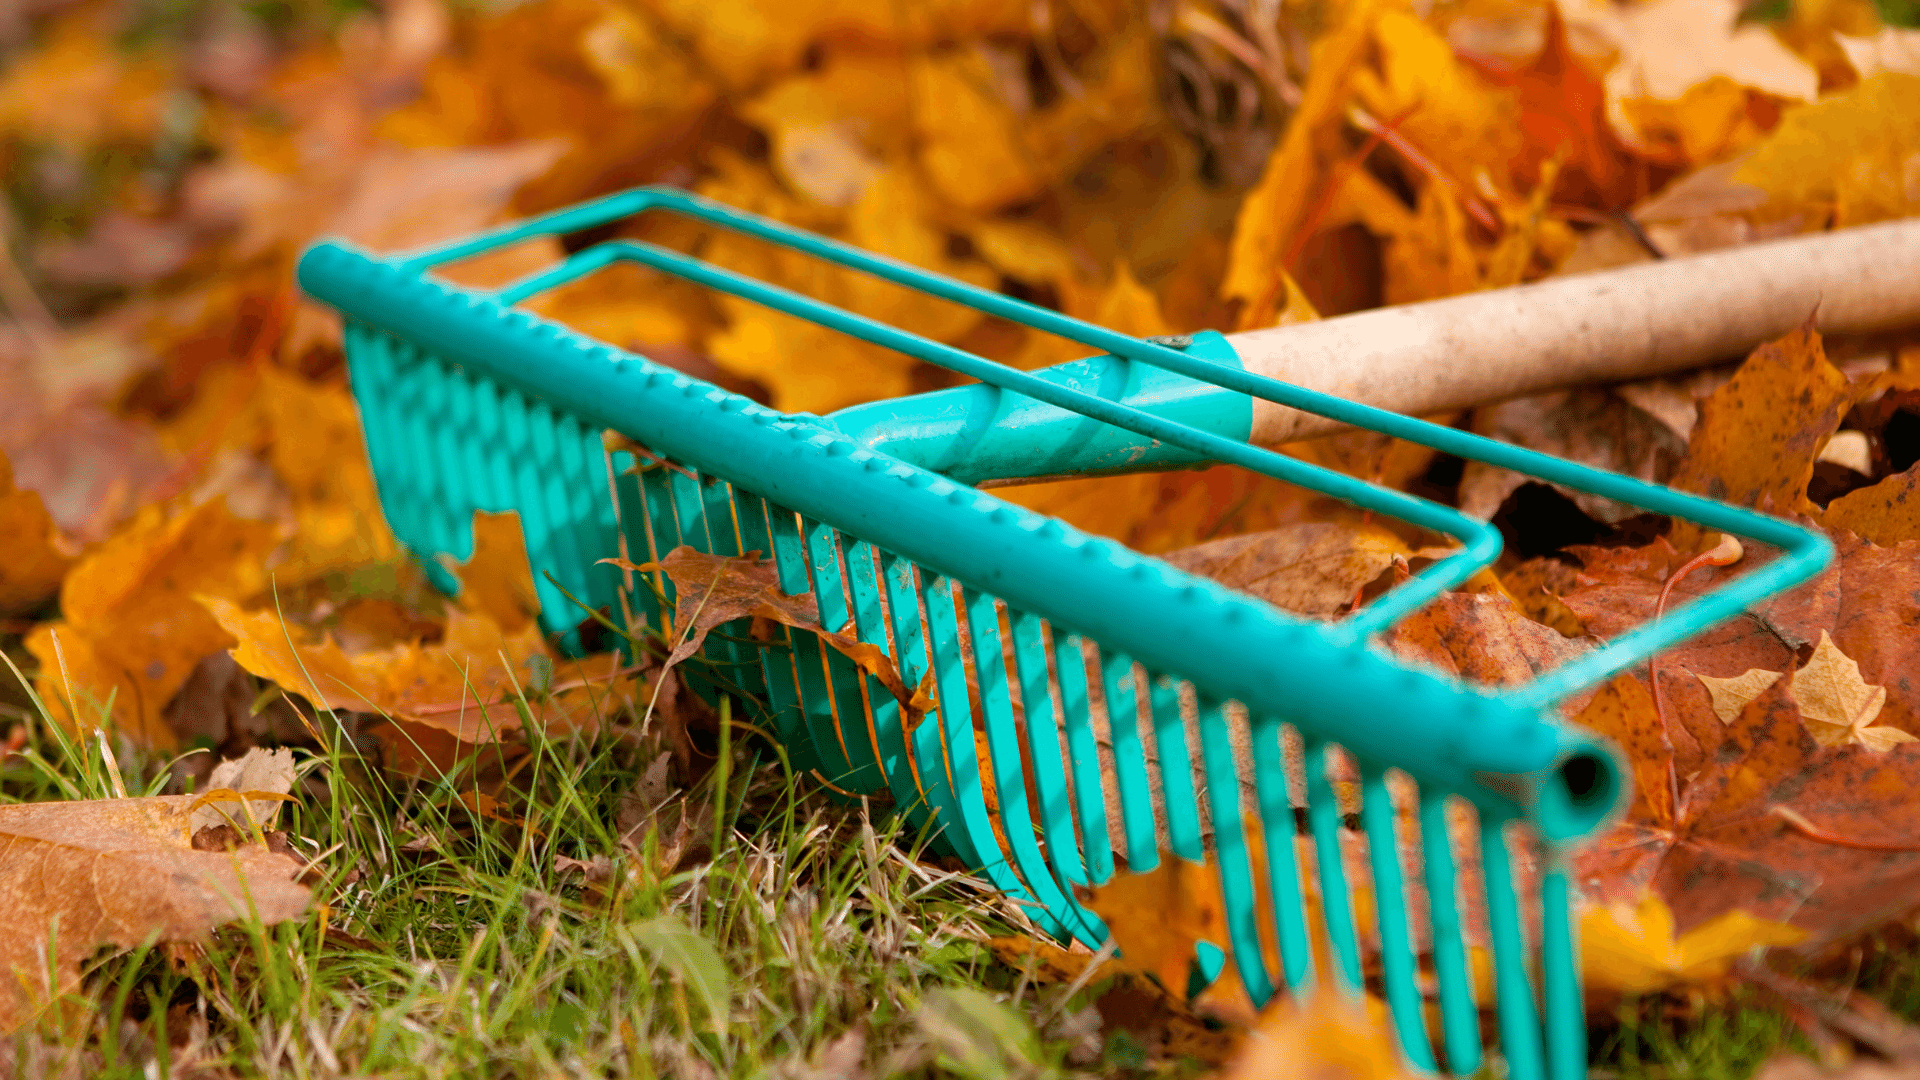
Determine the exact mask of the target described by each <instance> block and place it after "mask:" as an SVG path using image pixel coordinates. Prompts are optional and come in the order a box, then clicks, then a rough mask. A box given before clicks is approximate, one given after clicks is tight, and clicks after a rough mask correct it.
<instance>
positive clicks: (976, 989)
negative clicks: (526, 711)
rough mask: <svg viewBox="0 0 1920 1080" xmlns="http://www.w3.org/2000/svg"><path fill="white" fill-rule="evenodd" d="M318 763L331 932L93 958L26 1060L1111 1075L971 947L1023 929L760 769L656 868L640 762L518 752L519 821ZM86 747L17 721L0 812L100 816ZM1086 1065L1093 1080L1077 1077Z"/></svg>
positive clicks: (304, 807) (90, 1065) (1071, 1011)
mask: <svg viewBox="0 0 1920 1080" xmlns="http://www.w3.org/2000/svg"><path fill="white" fill-rule="evenodd" d="M322 719H323V720H324V719H325V718H324V717H323V718H322ZM335 743H336V745H334V746H332V747H329V748H327V749H326V750H325V751H323V752H316V753H312V754H307V755H305V756H304V757H303V763H302V771H303V774H304V778H305V779H304V783H305V786H306V787H307V789H308V791H307V792H306V793H305V794H303V796H302V798H301V799H300V801H299V802H298V804H296V805H292V806H290V807H288V811H287V813H288V816H287V817H284V818H283V819H282V821H281V822H280V823H279V825H280V827H281V828H284V829H286V830H287V831H288V832H289V833H291V834H292V835H293V836H295V837H298V838H300V839H299V840H298V841H296V844H297V846H299V847H302V848H304V849H305V853H307V854H309V855H312V854H319V855H320V859H319V865H320V866H322V867H323V868H324V870H325V880H324V881H323V882H322V883H321V884H319V885H318V886H316V888H315V900H316V903H325V904H326V905H327V908H326V910H325V913H324V918H321V917H309V918H307V919H306V920H304V921H300V922H294V923H287V924H283V925H280V926H275V927H270V928H260V927H257V926H254V927H246V926H234V927H229V928H227V929H224V930H222V931H220V932H218V933H217V934H216V936H215V938H214V940H213V941H212V942H210V943H209V944H208V945H207V946H206V948H205V949H204V951H199V950H188V951H187V953H186V954H183V955H184V959H181V958H179V957H176V958H173V959H169V958H167V957H164V956H162V955H161V951H160V950H154V949H149V950H139V951H136V952H134V953H132V954H127V955H121V956H114V957H106V958H101V959H99V960H98V961H97V962H96V963H94V964H93V965H92V967H91V969H90V970H89V972H88V974H87V978H86V981H85V984H84V986H83V988H82V990H81V991H79V992H78V995H77V996H78V998H79V1000H78V1002H77V1003H76V1004H77V1007H74V1008H69V1009H66V1010H52V1011H50V1012H49V1013H48V1016H49V1019H47V1020H46V1021H45V1022H44V1023H43V1024H42V1026H41V1029H40V1030H39V1032H38V1033H37V1034H36V1036H35V1038H36V1039H37V1040H38V1042H37V1049H38V1050H39V1051H41V1052H45V1053H55V1054H56V1055H57V1054H58V1053H59V1052H62V1051H61V1050H60V1048H63V1047H65V1048H79V1050H76V1051H75V1052H84V1053H85V1055H86V1057H85V1058H84V1059H77V1060H80V1063H81V1064H82V1065H83V1066H84V1067H83V1068H81V1070H80V1071H81V1073H82V1074H86V1075H100V1076H108V1077H129V1078H131V1077H136V1076H142V1075H145V1072H144V1070H146V1069H147V1068H148V1066H149V1063H150V1062H153V1061H156V1060H158V1061H159V1062H160V1063H161V1068H162V1071H163V1072H164V1071H166V1069H167V1068H168V1067H170V1066H172V1065H178V1064H180V1063H181V1062H180V1058H181V1057H182V1054H183V1052H189V1051H188V1050H183V1046H184V1047H187V1048H189V1049H190V1052H191V1054H193V1055H197V1060H196V1062H195V1064H198V1065H201V1066H217V1067H222V1068H227V1069H231V1070H232V1071H233V1072H234V1073H237V1074H238V1075H241V1076H297V1077H335V1076H365V1075H370V1074H377V1075H381V1076H393V1077H400V1076H408V1077H442V1076H446V1077H453V1076H459V1077H472V1076H610V1077H626V1076H635V1077H653V1076H661V1077H685V1078H696V1077H697V1078H706V1077H720V1076H729V1077H763V1076H764V1077H805V1076H813V1075H821V1076H825V1075H832V1074H834V1073H836V1072H837V1071H844V1067H845V1065H846V1064H847V1063H848V1062H861V1061H863V1062H864V1063H865V1065H866V1067H867V1068H868V1069H869V1070H870V1071H871V1073H872V1074H873V1075H886V1076H891V1075H956V1076H979V1077H988V1076H1031V1077H1044V1076H1065V1075H1076V1074H1078V1075H1114V1074H1116V1069H1111V1068H1108V1067H1106V1065H1104V1064H1103V1063H1102V1062H1101V1061H1100V1060H1098V1055H1097V1054H1096V1057H1095V1060H1091V1061H1088V1060H1086V1050H1087V1047H1086V1045H1085V1039H1084V1038H1079V1039H1076V1038H1073V1037H1063V1038H1055V1039H1047V1038H1043V1037H1041V1035H1040V1034H1039V1033H1038V1032H1039V1030H1040V1029H1041V1028H1042V1027H1044V1026H1047V1025H1051V1026H1052V1027H1054V1028H1056V1029H1061V1028H1065V1029H1073V1028H1075V1027H1076V1025H1075V1024H1073V1023H1068V1022H1065V1021H1067V1020H1068V1019H1069V1018H1072V1017H1075V1016H1079V1017H1080V1019H1081V1024H1080V1025H1079V1026H1080V1027H1084V1021H1085V1017H1084V1015H1082V1014H1080V1012H1079V1010H1081V1009H1083V1008H1085V1007H1086V1000H1085V999H1086V997H1087V994H1086V993H1085V992H1082V993H1081V994H1080V995H1079V998H1078V999H1076V1000H1074V1001H1071V1002H1067V1001H1061V1000H1057V996H1058V993H1059V991H1058V989H1056V988H1045V989H1043V988H1037V987H1034V986H1032V985H1028V984H1024V983H1023V981H1022V980H1021V979H1020V978H1019V975H1018V973H1016V972H1013V971H1010V970H1009V969H1007V968H1006V967H1004V966H1002V965H1000V964H998V963H997V962H995V961H994V960H993V959H992V957H991V954H990V953H989V952H988V951H987V950H986V949H985V948H984V947H983V946H982V945H980V944H978V942H977V941H976V940H975V939H976V938H978V937H979V936H981V935H983V934H989V933H992V934H1005V933H1009V932H1014V931H1015V930H1016V929H1018V927H1017V925H1016V923H1017V920H1018V915H1017V913H1014V912H1012V911H1011V910H1010V909H1009V908H1008V907H1007V906H1006V905H1005V903H1004V902H1003V901H1000V900H998V899H997V898H995V897H993V896H991V895H990V894H988V893H987V892H985V891H984V889H983V888H982V887H981V886H980V885H979V884H978V883H977V882H975V881H974V880H973V879H971V878H968V877H965V876H962V875H959V874H955V873H951V872H944V871H940V870H936V869H933V868H932V867H931V866H929V865H927V864H925V863H923V862H921V861H919V860H917V859H916V858H914V856H913V849H914V837H912V836H903V835H901V834H900V833H899V832H898V826H897V825H895V824H890V823H889V822H887V821H885V820H876V819H875V817H874V816H872V815H870V814H869V813H868V812H867V811H866V810H865V809H864V808H863V807H861V806H858V805H854V806H844V805H834V804H832V803H830V802H828V801H826V800H825V799H823V798H820V797H818V796H813V797H809V796H807V795H805V794H804V793H803V792H802V791H801V789H800V788H799V787H798V786H797V785H796V784H795V783H794V782H793V781H792V780H791V779H790V778H789V777H788V776H787V774H786V772H785V770H784V767H783V766H782V765H781V763H780V762H779V761H778V760H777V758H775V754H774V752H773V751H771V750H770V749H769V748H766V747H764V746H762V747H752V746H739V747H733V748H730V751H731V752H730V755H729V758H730V762H731V766H732V767H731V768H729V769H727V770H716V771H715V772H714V773H712V774H711V775H710V776H709V778H708V779H707V780H706V781H704V782H702V784H701V785H699V786H698V787H697V788H696V790H695V791H693V792H692V793H691V794H690V802H691V805H694V806H696V807H698V808H699V811H700V813H701V814H702V815H703V817H704V815H705V814H706V813H708V812H711V813H712V814H714V815H715V817H714V820H715V821H716V822H717V823H718V825H719V831H718V834H717V835H718V836H720V838H721V839H720V840H719V842H718V843H717V844H715V845H713V847H714V852H713V858H712V860H711V861H710V862H706V861H703V862H700V863H698V864H696V865H692V866H690V867H689V868H686V869H683V870H679V871H677V872H676V871H675V870H673V869H672V868H668V867H663V866H661V865H660V864H659V860H658V859H657V858H655V857H654V856H655V855H656V854H657V852H656V851H655V849H654V846H653V845H652V844H651V843H649V844H647V845H645V846H643V847H642V848H641V850H640V851H638V852H634V853H625V852H622V849H621V848H620V846H619V845H618V843H617V841H616V838H615V837H614V836H613V835H612V825H611V823H612V821H613V820H614V815H615V810H616V805H617V802H618V800H619V798H620V796H621V795H622V794H623V793H625V792H627V791H628V790H629V789H631V787H632V785H633V783H634V781H635V779H636V777H637V776H638V775H639V772H640V768H641V765H642V763H643V762H645V761H647V760H651V757H650V754H649V749H650V748H644V747H638V746H635V745H634V744H632V743H630V742H623V741H621V740H620V739H617V738H604V739H598V740H570V741H566V742H552V741H547V740H544V739H541V738H538V737H535V738H534V739H532V740H531V741H530V743H529V744H528V747H527V750H528V753H527V757H526V760H525V761H524V762H523V763H522V764H521V765H520V767H519V769H518V772H517V776H518V777H519V780H518V782H517V785H516V786H517V787H518V789H519V790H520V792H521V797H520V798H519V799H518V800H517V801H516V803H515V804H514V806H513V809H514V812H515V813H517V814H521V815H524V818H525V827H524V828H522V827H515V826H513V825H510V824H503V823H500V822H497V821H490V820H484V819H475V818H473V817H471V816H470V815H469V814H468V813H467V812H466V811H465V809H464V808H463V807H462V806H461V804H460V803H459V801H458V798H459V795H460V793H461V792H462V791H463V790H470V789H472V788H473V786H474V784H475V776H476V775H477V773H476V770H479V771H480V772H484V771H486V770H488V769H489V768H495V767H497V765H498V757H497V754H487V753H483V754H481V755H479V757H478V759H477V760H475V761H473V762H471V763H470V766H471V767H469V768H466V769H462V770H459V771H457V772H456V773H455V774H453V775H450V776H448V777H446V778H444V779H441V780H437V781H433V782H419V781H396V780H393V779H390V778H383V777H381V776H379V775H377V774H374V773H371V772H369V771H368V770H366V769H365V768H363V767H361V765H360V764H359V762H358V761H357V760H356V759H355V758H354V757H353V756H352V755H351V753H350V752H348V751H347V750H346V749H345V748H344V746H343V745H341V743H342V740H339V739H336V740H335ZM103 746H104V744H103V742H101V741H100V740H92V741H88V742H85V743H82V744H80V745H74V744H71V743H68V742H67V741H66V740H65V739H63V738H61V737H59V734H58V732H57V731H52V729H50V728H49V727H47V726H45V725H37V735H36V738H35V740H34V742H33V744H32V745H31V746H30V748H29V753H28V754H27V755H16V756H14V757H12V758H10V759H8V760H7V762H6V763H5V765H4V766H0V797H4V799H5V800H7V801H29V800H43V799H61V798H94V797H105V796H109V795H111V794H112V793H113V791H114V782H113V779H112V772H113V770H112V769H110V768H109V767H108V763H107V760H106V757H105V756H104V752H103ZM113 757H114V759H115V761H116V762H117V768H118V771H119V772H120V773H121V774H122V775H123V776H124V778H125V781H126V785H127V788H128V789H129V790H130V791H132V792H133V793H134V794H139V793H141V792H142V791H143V790H144V791H147V792H149V793H151V792H154V791H157V790H158V789H159V787H160V785H161V784H162V783H163V782H164V778H165V776H166V775H167V773H166V771H165V769H164V767H163V765H164V763H163V762H159V761H155V760H150V759H142V758H141V757H140V756H139V755H137V754H134V753H133V752H131V751H130V749H129V748H127V747H125V746H122V747H120V748H119V750H118V752H117V753H116V754H114V755H113ZM770 758H771V759H774V760H768V759H770ZM490 759H491V760H490ZM756 761H757V762H758V763H757V764H756ZM722 796H724V797H722ZM596 855H602V856H604V855H612V856H614V862H613V869H614V875H613V876H614V879H615V882H616V883H615V884H612V885H610V886H609V887H607V888H594V887H588V886H586V885H584V884H583V882H582V878H581V875H579V874H577V873H574V874H564V875H563V874H561V873H559V872H557V871H556V869H555V860H556V857H559V856H565V857H568V858H576V859H582V860H589V859H591V858H593V857H594V856H596ZM62 1017H64V1018H67V1019H65V1020H64V1021H63V1020H62V1019H61V1018H62ZM114 1033H119V1034H118V1035H115V1034H114ZM196 1040H197V1041H196ZM28 1049H36V1047H29V1048H28ZM1076 1049H1077V1050H1078V1052H1079V1054H1080V1059H1081V1060H1082V1061H1084V1062H1085V1063H1086V1065H1087V1066H1088V1068H1087V1069H1076V1068H1073V1067H1070V1066H1069V1065H1068V1064H1067V1057H1068V1055H1069V1053H1070V1052H1072V1051H1075V1050H1076ZM1095 1050H1096V1051H1097V1050H1098V1048H1097V1047H1096V1048H1095ZM1125 1051H1126V1047H1125V1045H1124V1041H1123V1044H1122V1045H1121V1046H1120V1047H1119V1048H1118V1049H1117V1053H1118V1054H1119V1055H1120V1056H1122V1057H1124V1056H1125ZM836 1055H838V1056H836ZM821 1070H825V1071H821ZM1122 1071H1123V1070H1122Z"/></svg>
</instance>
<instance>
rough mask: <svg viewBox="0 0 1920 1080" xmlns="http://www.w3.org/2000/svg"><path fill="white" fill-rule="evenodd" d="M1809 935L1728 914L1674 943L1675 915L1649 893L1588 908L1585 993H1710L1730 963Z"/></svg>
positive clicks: (1583, 917)
mask: <svg viewBox="0 0 1920 1080" xmlns="http://www.w3.org/2000/svg"><path fill="white" fill-rule="evenodd" d="M1806 939H1807V932H1806V931H1805V930H1801V929H1799V928H1798V927H1793V926H1788V925H1786V924H1785V923H1777V922H1770V921H1768V920H1766V919H1757V918H1755V917H1753V916H1752V915H1749V914H1748V913H1746V912H1745V911H1728V912H1725V913H1723V914H1721V915H1719V916H1716V917H1715V918H1713V919H1712V920H1711V921H1709V922H1706V923H1704V924H1702V925H1700V926H1696V927H1694V928H1693V929H1692V930H1689V931H1688V932H1687V933H1685V934H1683V935H1681V936H1680V938H1679V939H1678V940H1675V938H1674V933H1673V912H1672V911H1671V910H1669V909H1668V907H1667V905H1666V902H1665V901H1663V900H1661V899H1660V898H1659V897H1658V896H1655V895H1653V894H1652V893H1648V894H1647V895H1646V896H1644V897H1642V898H1641V900H1640V903H1639V904H1638V905H1637V906H1633V905H1625V904H1616V905H1611V906H1599V905H1595V906H1590V907H1588V908H1586V909H1585V910H1583V911H1582V912H1581V913H1580V972H1581V975H1582V976H1583V977H1584V978H1585V980H1586V982H1587V985H1588V987H1589V988H1600V989H1607V990H1618V991H1621V992H1623V993H1629V994H1647V993H1653V992H1656V991H1659V990H1664V989H1667V988H1668V987H1672V986H1686V987H1690V988H1710V987H1712V986H1714V985H1715V984H1717V983H1721V982H1724V981H1725V980H1726V978H1727V974H1728V968H1729V967H1730V965H1731V964H1732V963H1733V961H1735V960H1737V959H1739V958H1740V957H1742V956H1745V955H1746V954H1748V953H1750V952H1752V951H1754V950H1755V949H1767V948H1775V947H1780V946H1791V945H1798V944H1800V943H1801V942H1802V941H1805V940H1806Z"/></svg>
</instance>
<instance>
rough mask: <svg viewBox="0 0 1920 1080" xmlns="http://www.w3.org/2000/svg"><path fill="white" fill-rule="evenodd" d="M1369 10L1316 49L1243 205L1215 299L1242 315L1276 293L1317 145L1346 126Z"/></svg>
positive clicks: (1343, 17) (1314, 170)
mask: <svg viewBox="0 0 1920 1080" xmlns="http://www.w3.org/2000/svg"><path fill="white" fill-rule="evenodd" d="M1373 11H1374V8H1373V5H1372V4H1370V3H1366V2H1360V3H1353V4H1347V5H1343V7H1342V8H1341V12H1340V22H1339V24H1338V25H1336V26H1335V27H1333V28H1332V29H1331V30H1330V31H1329V32H1328V33H1327V34H1325V35H1324V36H1322V37H1321V38H1320V40H1319V41H1317V42H1315V43H1314V45H1313V62H1312V63H1311V64H1310V65H1309V67H1308V76H1307V85H1306V87H1305V89H1304V90H1303V92H1302V94H1301V98H1300V106H1299V108H1297V109H1296V110H1294V114H1293V118H1292V119H1291V120H1290V121H1289V123H1288V124H1287V130H1286V133H1285V134H1284V135H1283V136H1282V138H1281V142H1280V146H1279V148H1278V149H1276V150H1275V151H1274V152H1273V156H1272V157H1270V158H1268V159H1267V167H1266V170H1265V171H1264V172H1262V173H1261V174H1260V181H1259V183H1257V184H1255V185H1254V188H1253V190H1251V191H1249V192H1248V193H1247V197H1246V199H1245V200H1244V201H1243V202H1242V203H1241V204H1240V213H1239V217H1238V218H1237V219H1236V220H1235V222H1234V229H1233V248H1232V253H1231V255H1230V257H1229V261H1228V263H1227V273H1226V280H1225V281H1223V282H1222V283H1221V285H1220V295H1221V296H1222V297H1223V298H1225V299H1227V300H1232V301H1238V302H1239V303H1240V304H1241V305H1242V309H1243V310H1244V309H1245V308H1247V307H1251V306H1255V305H1258V304H1259V303H1260V301H1261V299H1262V298H1263V297H1265V296H1267V295H1268V294H1270V293H1273V292H1274V291H1275V286H1276V283H1277V279H1276V278H1275V277H1274V274H1275V272H1276V271H1278V270H1282V269H1284V257H1285V254H1286V251H1287V249H1288V246H1289V245H1290V244H1291V243H1292V242H1293V238H1294V232H1295V230H1297V229H1298V228H1299V227H1300V225H1301V222H1302V221H1303V220H1304V218H1305V215H1306V213H1307V209H1308V206H1309V205H1310V202H1309V200H1310V199H1311V198H1312V195H1313V188H1314V181H1315V178H1316V177H1318V176H1319V175H1320V173H1321V164H1320V161H1321V159H1320V151H1319V149H1318V145H1319V142H1320V140H1321V139H1322V138H1323V135H1324V133H1325V132H1327V131H1330V130H1333V129H1334V127H1335V126H1336V125H1338V124H1341V123H1343V122H1344V117H1343V116H1342V112H1343V110H1344V107H1345V105H1346V102H1347V97H1348V94H1349V92H1350V91H1349V89H1348V87H1349V75H1350V74H1351V72H1352V71H1353V70H1354V68H1355V66H1356V65H1358V64H1359V63H1360V62H1361V61H1362V60H1363V59H1364V58H1365V56H1366V52H1367V50H1368V49H1369V48H1370V47H1371V46H1372V45H1373V40H1372V23H1373V19H1372V15H1373Z"/></svg>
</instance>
